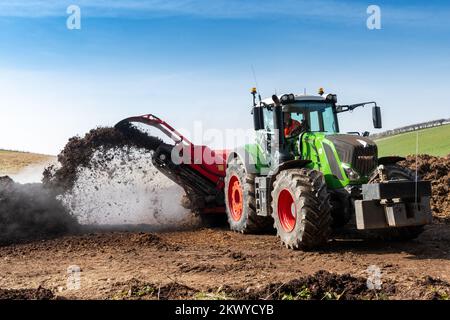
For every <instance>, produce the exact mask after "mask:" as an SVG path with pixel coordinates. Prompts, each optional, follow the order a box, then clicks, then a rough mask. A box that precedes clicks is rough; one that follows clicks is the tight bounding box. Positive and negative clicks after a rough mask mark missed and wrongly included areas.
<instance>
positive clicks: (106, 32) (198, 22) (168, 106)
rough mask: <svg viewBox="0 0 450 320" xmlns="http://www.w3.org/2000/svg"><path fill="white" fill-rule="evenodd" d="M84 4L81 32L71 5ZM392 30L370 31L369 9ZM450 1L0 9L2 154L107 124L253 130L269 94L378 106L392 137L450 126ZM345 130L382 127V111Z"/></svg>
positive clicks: (0, 4) (351, 120)
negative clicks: (254, 90) (259, 100)
mask: <svg viewBox="0 0 450 320" xmlns="http://www.w3.org/2000/svg"><path fill="white" fill-rule="evenodd" d="M71 4H76V5H79V6H80V8H81V15H82V18H81V23H82V25H81V26H82V28H81V30H68V29H67V28H66V19H67V17H68V15H67V14H66V8H67V7H68V6H69V5H71ZM370 4H376V5H378V6H380V8H381V23H382V29H381V30H369V29H367V27H366V19H367V17H368V14H367V13H366V9H367V7H368V5H370ZM449 18H450V4H448V3H446V2H445V1H389V2H388V1H375V2H368V1H356V0H352V1H351V0H344V1H330V0H320V1H294V0H282V1H256V0H248V1H237V0H228V1H226V0H216V1H215V0H209V1H201V0H174V1H126V0H116V1H104V0H91V1H75V0H70V1H65V0H62V1H56V0H47V1H43V0H28V1H27V0H15V1H12V0H0V120H1V126H0V148H9V149H19V150H27V151H34V152H43V153H51V154H56V153H58V152H59V150H60V149H62V148H63V146H64V145H65V143H66V141H67V139H68V138H69V137H71V136H73V135H76V134H84V133H85V132H86V131H87V130H89V129H90V128H92V127H95V126H97V125H113V124H114V123H115V122H117V121H118V120H120V119H122V118H124V117H126V116H129V115H138V114H145V113H154V114H156V115H159V116H161V117H163V118H165V119H167V120H168V121H169V122H170V123H172V124H173V125H174V126H175V127H180V128H186V129H187V130H189V129H191V128H192V124H193V123H194V121H197V120H198V121H202V122H203V126H204V128H218V129H226V128H248V127H251V125H252V122H251V117H250V113H249V111H250V110H249V105H250V94H249V89H250V88H251V87H252V86H254V78H253V74H252V69H251V66H252V65H253V67H254V69H255V71H256V76H257V81H258V85H259V90H260V91H261V93H262V95H263V96H270V95H272V94H273V93H274V92H275V91H276V92H278V93H284V92H298V93H302V92H303V90H304V89H305V88H306V91H307V92H309V93H316V91H317V89H318V88H319V87H321V86H323V87H325V89H326V90H327V91H329V92H334V93H337V95H338V99H339V102H340V103H342V104H344V103H356V102H359V101H370V100H376V101H377V102H378V103H379V104H380V105H381V106H382V111H383V120H384V128H383V130H386V129H392V128H395V127H398V126H402V125H406V124H410V123H414V122H419V121H425V120H433V119H437V118H443V117H446V118H448V117H450V112H449V110H450V102H449V101H448V100H447V99H445V98H443V97H445V96H446V92H447V91H448V88H449V87H450V81H449V74H450V59H449V57H450V23H449ZM341 130H343V131H355V130H359V131H363V130H369V131H372V132H374V131H375V130H374V129H373V128H372V126H371V113H370V109H366V110H365V109H360V110H357V111H354V112H353V113H351V114H345V115H343V116H342V117H341Z"/></svg>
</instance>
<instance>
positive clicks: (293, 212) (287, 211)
mask: <svg viewBox="0 0 450 320" xmlns="http://www.w3.org/2000/svg"><path fill="white" fill-rule="evenodd" d="M278 218H279V220H280V224H281V227H282V228H283V230H284V231H286V232H291V231H292V230H294V228H295V224H296V220H297V208H296V206H295V203H294V197H293V196H292V194H291V192H290V191H289V190H287V189H283V190H282V191H281V192H280V194H279V196H278Z"/></svg>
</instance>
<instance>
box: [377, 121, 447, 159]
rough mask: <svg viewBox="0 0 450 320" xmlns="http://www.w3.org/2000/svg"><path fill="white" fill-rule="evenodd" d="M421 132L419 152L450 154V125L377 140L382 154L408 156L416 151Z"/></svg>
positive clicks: (437, 154)
mask: <svg viewBox="0 0 450 320" xmlns="http://www.w3.org/2000/svg"><path fill="white" fill-rule="evenodd" d="M417 133H418V134H419V154H424V153H426V154H430V155H434V156H445V155H448V154H450V125H444V126H440V127H435V128H430V129H423V130H419V131H413V132H408V133H402V134H397V135H395V136H391V137H386V138H381V139H378V140H375V141H376V143H377V145H378V152H379V155H380V156H389V155H397V156H407V155H410V154H415V153H416V136H417Z"/></svg>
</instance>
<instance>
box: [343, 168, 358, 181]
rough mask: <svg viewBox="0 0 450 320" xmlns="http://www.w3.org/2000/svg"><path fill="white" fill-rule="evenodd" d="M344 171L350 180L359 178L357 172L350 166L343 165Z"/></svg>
mask: <svg viewBox="0 0 450 320" xmlns="http://www.w3.org/2000/svg"><path fill="white" fill-rule="evenodd" d="M344 171H345V174H346V175H347V177H348V178H349V179H350V181H358V180H359V179H361V176H360V175H359V173H358V172H356V171H355V170H353V169H352V168H350V167H344Z"/></svg>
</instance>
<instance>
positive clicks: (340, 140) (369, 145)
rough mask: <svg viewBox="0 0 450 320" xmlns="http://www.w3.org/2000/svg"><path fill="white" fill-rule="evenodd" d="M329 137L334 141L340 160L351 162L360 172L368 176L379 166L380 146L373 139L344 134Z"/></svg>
mask: <svg viewBox="0 0 450 320" xmlns="http://www.w3.org/2000/svg"><path fill="white" fill-rule="evenodd" d="M327 138H328V139H329V140H330V141H332V142H333V144H334V146H335V148H336V151H337V153H338V155H339V158H340V160H341V161H342V162H345V163H348V164H351V166H352V167H353V168H354V169H355V170H356V171H358V173H359V174H361V175H363V176H367V175H368V174H369V173H371V172H372V170H373V169H375V167H376V166H377V162H378V148H377V145H376V144H375V143H374V142H373V141H372V140H370V139H368V138H366V137H360V136H354V135H344V134H343V135H330V136H328V137H327ZM361 142H363V143H361Z"/></svg>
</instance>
